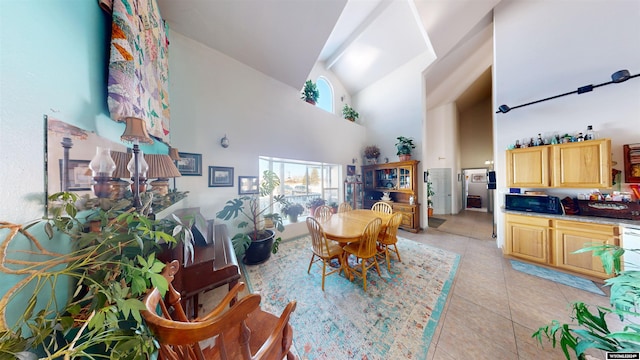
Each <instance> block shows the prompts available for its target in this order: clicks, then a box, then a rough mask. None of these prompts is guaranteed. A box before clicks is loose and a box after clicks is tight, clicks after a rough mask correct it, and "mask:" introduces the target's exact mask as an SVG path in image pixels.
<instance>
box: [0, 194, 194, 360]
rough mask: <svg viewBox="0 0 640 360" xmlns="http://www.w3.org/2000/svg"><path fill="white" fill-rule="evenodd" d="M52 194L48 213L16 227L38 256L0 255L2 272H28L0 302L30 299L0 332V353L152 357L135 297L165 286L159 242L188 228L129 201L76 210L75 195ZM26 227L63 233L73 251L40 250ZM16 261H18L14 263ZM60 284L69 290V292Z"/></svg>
mask: <svg viewBox="0 0 640 360" xmlns="http://www.w3.org/2000/svg"><path fill="white" fill-rule="evenodd" d="M50 199H51V200H52V201H54V202H55V203H56V204H57V205H56V206H55V207H53V209H52V210H51V216H50V217H49V218H47V219H45V220H42V221H39V222H37V223H34V224H30V225H28V226H25V227H22V226H19V227H18V228H16V229H15V230H14V231H15V233H14V236H15V235H16V234H18V233H19V234H21V236H24V237H26V238H27V239H29V240H30V241H31V242H32V243H33V244H34V245H33V248H34V249H38V251H37V252H35V253H34V254H33V256H34V257H35V258H36V259H37V261H31V262H29V261H25V260H22V261H21V262H20V261H19V262H16V261H17V260H16V257H18V258H20V256H21V255H20V254H19V253H15V252H11V251H5V252H3V253H2V254H1V255H0V257H1V261H0V264H2V271H3V272H14V273H16V274H20V273H21V274H23V275H25V276H26V277H25V278H24V280H21V281H19V282H17V283H16V284H15V286H13V287H12V288H11V290H10V291H9V292H8V293H7V294H4V296H3V297H2V299H1V301H0V303H2V304H4V305H7V304H10V303H12V302H15V301H19V300H18V299H24V298H25V297H26V298H27V299H28V300H27V301H26V309H25V311H24V314H23V315H22V316H21V317H20V319H19V320H18V321H17V323H16V324H15V325H13V326H12V327H11V326H9V327H10V328H8V329H4V330H3V331H0V358H9V357H10V358H15V357H17V358H19V359H32V358H33V359H35V358H48V359H49V358H51V359H57V358H65V359H70V358H92V359H97V358H110V359H148V358H150V357H151V355H152V354H153V353H154V352H155V351H156V349H157V344H156V342H155V340H154V338H153V336H152V334H151V333H150V332H149V331H148V329H147V328H146V326H145V324H144V321H143V319H142V317H141V315H140V310H142V309H144V305H143V303H142V301H141V299H142V297H143V296H144V294H145V293H146V292H147V290H148V289H150V288H151V287H155V286H158V287H159V288H161V289H167V286H168V285H167V282H166V280H165V279H164V278H163V277H162V275H160V272H161V271H162V269H163V267H164V264H163V263H162V262H161V261H159V260H158V259H157V258H156V253H157V252H158V251H159V250H160V246H159V243H160V242H165V243H169V244H175V243H176V237H182V239H183V240H184V241H185V242H190V238H189V237H190V236H191V233H190V230H189V226H184V225H183V224H181V223H180V221H179V220H178V219H175V220H152V219H149V218H147V217H145V216H142V215H140V214H138V213H135V212H134V211H132V209H131V202H129V201H127V200H123V201H119V202H115V203H112V204H111V205H110V206H106V204H105V202H101V206H102V207H97V208H93V209H91V210H87V211H79V208H78V206H77V203H78V196H76V195H75V194H73V193H57V194H53V195H52V196H51V197H50ZM105 208H106V209H105ZM87 218H95V219H97V220H98V221H100V222H101V223H102V226H101V228H100V230H99V231H97V232H91V231H88V230H87V228H86V225H87ZM5 224H7V223H5ZM36 225H37V226H36ZM32 227H41V228H42V229H43V230H44V231H43V233H44V234H46V235H47V236H48V237H50V238H51V239H53V240H49V241H60V240H61V239H65V238H66V239H68V240H69V241H70V242H71V245H72V251H71V252H69V253H64V254H62V253H54V252H52V251H50V250H46V249H45V248H44V247H42V246H40V245H39V244H41V243H42V242H43V241H42V240H39V239H37V238H36V237H35V236H33V235H32V234H30V233H29V231H28V230H30V229H31V228H32ZM174 236H175V237H174ZM12 238H13V236H11V237H9V236H7V238H6V239H4V240H3V243H2V246H3V248H5V249H8V248H11V247H10V246H9V245H10V242H11V239H12ZM20 240H22V239H20ZM16 263H17V264H20V265H22V266H21V267H19V268H14V266H15V264H16ZM31 263H33V264H31ZM9 264H14V265H9ZM30 264H31V265H30ZM64 284H71V286H72V289H73V288H75V291H72V292H71V293H69V294H68V293H67V292H66V286H63V285H64ZM61 298H62V299H64V298H67V301H66V303H59V302H58V301H60V299H61Z"/></svg>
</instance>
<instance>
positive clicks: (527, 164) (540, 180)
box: [507, 146, 551, 188]
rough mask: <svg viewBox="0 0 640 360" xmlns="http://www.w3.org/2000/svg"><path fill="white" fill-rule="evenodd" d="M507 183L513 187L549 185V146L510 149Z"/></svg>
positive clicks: (541, 186) (508, 153) (508, 152)
mask: <svg viewBox="0 0 640 360" xmlns="http://www.w3.org/2000/svg"><path fill="white" fill-rule="evenodd" d="M507 183H508V184H509V186H511V187H535V188H543V187H549V186H550V184H551V183H550V178H549V146H535V147H529V148H524V149H514V150H508V151H507Z"/></svg>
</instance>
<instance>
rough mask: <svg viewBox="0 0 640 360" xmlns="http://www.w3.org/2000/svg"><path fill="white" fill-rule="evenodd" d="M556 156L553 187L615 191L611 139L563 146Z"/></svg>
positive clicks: (553, 148)
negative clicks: (612, 188) (612, 181)
mask: <svg viewBox="0 0 640 360" xmlns="http://www.w3.org/2000/svg"><path fill="white" fill-rule="evenodd" d="M551 149H552V153H553V161H552V163H553V171H552V172H553V179H552V186H553V187H564V188H598V189H603V188H611V140H609V139H602V140H588V141H581V142H576V143H567V144H559V145H554V146H552V147H551Z"/></svg>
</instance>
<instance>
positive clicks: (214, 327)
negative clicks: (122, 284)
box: [141, 260, 296, 360]
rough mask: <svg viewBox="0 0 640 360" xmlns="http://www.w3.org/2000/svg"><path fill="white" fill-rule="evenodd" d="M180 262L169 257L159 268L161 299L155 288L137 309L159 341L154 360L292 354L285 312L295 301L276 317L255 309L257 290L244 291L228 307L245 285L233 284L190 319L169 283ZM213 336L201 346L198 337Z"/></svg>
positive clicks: (223, 359) (272, 358)
mask: <svg viewBox="0 0 640 360" xmlns="http://www.w3.org/2000/svg"><path fill="white" fill-rule="evenodd" d="M179 266H180V265H179V263H178V262H177V261H175V260H174V261H172V262H171V263H169V264H167V266H166V268H165V269H164V271H163V276H164V277H165V278H166V279H167V281H168V282H169V290H168V291H167V293H166V295H165V297H164V299H163V297H162V295H161V293H160V291H159V290H158V288H154V289H152V290H151V291H150V292H149V293H147V295H146V296H145V298H144V304H145V307H146V309H145V310H143V311H142V312H141V313H142V316H143V317H144V319H145V322H146V324H147V326H148V327H149V329H150V330H151V332H152V333H153V334H154V336H155V337H156V339H157V340H158V342H159V343H160V350H159V354H158V355H159V356H158V358H159V359H170V360H191V359H197V360H204V359H221V360H227V359H229V360H230V359H234V360H235V359H251V360H253V359H264V360H267V359H268V360H276V359H277V360H281V359H282V358H283V357H284V356H285V355H286V356H287V359H289V360H293V359H295V356H294V355H293V354H292V353H291V352H290V351H289V348H290V346H291V343H292V339H293V332H292V329H291V326H290V325H289V317H290V316H291V313H292V312H293V311H294V310H295V307H296V303H295V301H292V302H290V303H289V304H288V305H287V306H286V307H285V309H284V311H283V312H282V315H281V316H280V317H279V318H278V317H276V316H275V315H273V314H271V313H268V312H265V311H262V310H261V309H260V299H261V298H260V295H258V294H250V295H247V296H245V297H243V298H242V299H240V300H239V301H237V302H235V303H234V304H233V306H231V307H229V306H230V304H231V302H232V300H233V298H234V297H236V296H237V294H238V292H240V291H241V290H243V289H244V287H245V285H244V283H238V284H237V285H236V286H234V287H233V289H231V290H230V291H229V293H228V294H227V295H226V296H225V297H224V299H223V300H222V301H221V302H220V303H219V304H218V305H217V306H216V307H215V308H214V309H213V310H212V311H211V312H209V313H208V314H207V315H205V316H202V317H199V318H196V319H193V320H191V321H189V320H188V319H187V316H186V314H185V312H184V309H183V308H182V306H181V305H180V293H179V292H178V291H176V289H175V288H174V287H173V286H172V284H171V281H172V280H173V277H174V275H175V274H176V273H177V271H178V269H179ZM228 307H229V308H228ZM227 308H228V309H227ZM213 338H215V340H211V342H212V345H211V346H208V347H205V348H202V347H201V346H200V344H199V342H201V341H204V340H208V339H213Z"/></svg>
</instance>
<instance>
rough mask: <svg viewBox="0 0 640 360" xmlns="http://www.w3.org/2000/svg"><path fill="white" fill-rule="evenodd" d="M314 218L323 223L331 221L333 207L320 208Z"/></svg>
mask: <svg viewBox="0 0 640 360" xmlns="http://www.w3.org/2000/svg"><path fill="white" fill-rule="evenodd" d="M313 217H314V218H316V219H318V220H320V221H321V222H325V221H327V220H329V219H330V218H331V207H330V206H328V205H322V206H318V208H317V209H316V212H315V213H313Z"/></svg>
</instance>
